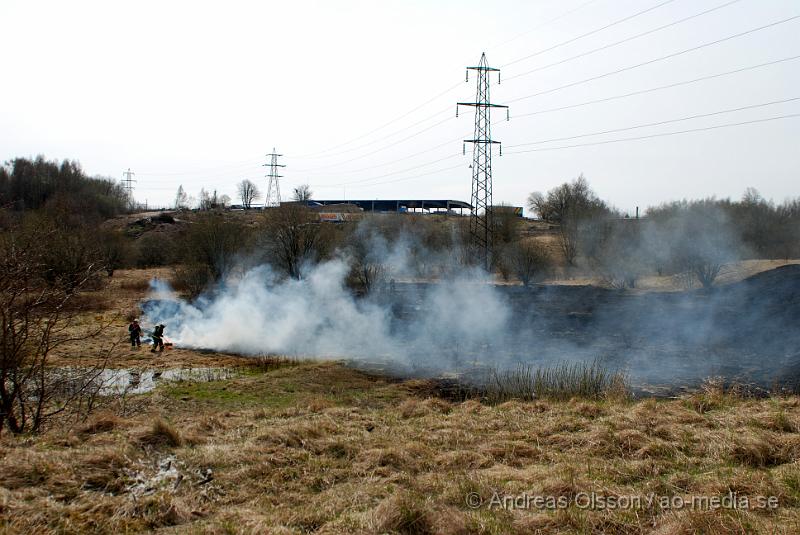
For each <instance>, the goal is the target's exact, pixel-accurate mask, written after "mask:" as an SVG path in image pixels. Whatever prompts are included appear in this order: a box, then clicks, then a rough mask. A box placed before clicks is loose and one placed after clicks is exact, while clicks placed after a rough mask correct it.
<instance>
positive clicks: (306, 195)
mask: <svg viewBox="0 0 800 535" xmlns="http://www.w3.org/2000/svg"><path fill="white" fill-rule="evenodd" d="M311 195H312V191H311V187H310V186H309V185H308V184H302V185H300V186H297V187H296V188H294V191H293V193H292V199H293V200H295V201H297V202H306V201H310V200H311Z"/></svg>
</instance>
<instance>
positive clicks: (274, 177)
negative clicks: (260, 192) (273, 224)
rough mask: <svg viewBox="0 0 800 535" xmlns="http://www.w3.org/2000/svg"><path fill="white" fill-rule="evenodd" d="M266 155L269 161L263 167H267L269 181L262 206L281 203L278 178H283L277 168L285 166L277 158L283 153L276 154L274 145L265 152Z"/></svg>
mask: <svg viewBox="0 0 800 535" xmlns="http://www.w3.org/2000/svg"><path fill="white" fill-rule="evenodd" d="M267 156H268V157H269V158H270V161H269V163H265V164H264V167H269V173H267V178H269V183H268V184H267V194H266V196H265V197H264V208H268V207H270V206H280V205H281V185H280V182H279V179H281V178H283V175H279V174H278V168H279V167H286V166H285V165H281V164H279V163H278V158H279V157H281V156H283V154H276V153H275V147H273V148H272V152H271V153H270V154H267Z"/></svg>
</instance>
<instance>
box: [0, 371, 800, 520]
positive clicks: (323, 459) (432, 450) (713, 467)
mask: <svg viewBox="0 0 800 535" xmlns="http://www.w3.org/2000/svg"><path fill="white" fill-rule="evenodd" d="M420 391H421V389H420V383H419V382H409V384H405V383H402V382H400V383H398V382H394V381H388V380H382V379H380V378H376V377H372V376H368V375H365V374H362V373H359V372H357V371H355V370H352V369H348V368H344V367H342V366H340V365H337V364H334V363H327V364H320V363H311V362H300V363H294V364H293V365H291V366H282V367H277V368H270V369H269V370H268V371H254V372H252V373H251V374H249V375H246V376H243V377H242V376H240V377H236V378H234V379H230V380H227V381H218V382H211V383H186V384H183V383H182V384H179V385H172V386H167V387H163V388H162V389H161V390H158V391H156V392H155V393H153V394H151V395H148V396H146V397H144V398H143V401H144V402H145V403H143V405H144V406H143V409H142V412H140V413H139V414H136V415H133V416H129V417H126V418H119V417H115V416H114V415H112V414H109V413H106V414H98V415H97V416H95V417H94V418H92V419H91V420H89V421H87V422H86V423H85V424H84V425H83V426H82V427H79V428H76V430H75V432H72V431H68V430H53V431H51V432H49V433H47V434H45V435H42V436H39V437H22V438H11V437H5V438H3V440H2V441H0V497H1V498H2V502H0V503H2V504H3V505H2V508H0V522H2V525H3V530H4V531H6V532H36V533H49V532H83V531H102V532H112V531H113V532H118V531H147V530H155V529H160V528H166V527H170V528H171V529H173V530H177V531H178V532H189V533H200V532H212V533H256V532H259V533H261V532H274V533H306V532H319V533H354V532H359V533H487V534H500V533H531V532H535V531H536V530H540V531H541V532H542V533H626V534H627V533H670V534H671V533H711V532H713V533H717V532H721V533H752V532H763V533H794V532H797V528H798V526H800V510H799V509H798V508H799V507H800V467H799V466H798V462H797V460H798V458H800V434H798V433H797V429H798V427H797V410H798V406H800V400H798V398H796V397H785V398H767V399H753V398H743V397H740V396H734V395H733V394H732V393H730V392H729V391H724V390H722V391H721V390H720V389H715V388H713V387H712V386H711V385H710V386H709V387H708V388H707V390H706V391H705V392H703V393H701V395H704V396H706V398H705V401H704V402H703V403H698V402H697V400H696V399H694V398H691V399H682V400H653V399H649V400H643V401H631V400H626V399H606V398H601V399H573V400H571V401H557V400H537V401H530V402H525V401H519V400H510V401H507V402H505V403H501V404H482V403H479V402H477V401H476V400H467V401H464V402H461V403H453V402H449V401H445V400H442V399H439V398H436V397H432V396H427V397H419V392H420ZM700 405H702V408H701V410H697V407H698V406H700ZM167 414H168V415H169V420H167V418H166V417H165V415H167ZM154 415H155V416H154ZM75 433H77V434H75ZM471 492H475V493H478V495H480V496H481V497H482V498H483V500H484V504H483V506H481V507H479V508H477V509H472V508H470V507H468V506H467V504H466V502H465V500H466V497H467V495H468V494H469V493H471ZM523 492H527V493H531V494H532V495H541V496H548V495H553V496H563V497H565V498H566V499H571V500H575V499H577V497H578V496H580V495H581V493H583V492H594V493H597V494H599V495H603V496H630V495H642V496H646V495H648V494H650V493H653V494H655V495H659V496H668V497H670V496H683V497H690V496H725V495H727V494H728V493H731V492H732V493H737V495H739V496H748V497H756V496H775V497H776V498H777V499H778V501H779V507H778V508H777V509H775V510H755V509H736V510H733V509H724V508H722V509H716V510H702V509H698V510H688V509H684V510H677V509H675V510H673V509H669V508H666V509H665V508H662V507H659V506H647V505H645V506H643V507H641V508H639V509H636V510H614V509H602V508H595V509H582V508H578V507H576V506H575V505H574V504H572V505H570V506H569V507H566V508H565V509H557V510H552V509H547V508H531V509H514V508H490V507H488V505H487V502H488V501H489V500H490V499H491V497H492V495H493V493H499V495H509V496H515V495H518V494H519V493H523Z"/></svg>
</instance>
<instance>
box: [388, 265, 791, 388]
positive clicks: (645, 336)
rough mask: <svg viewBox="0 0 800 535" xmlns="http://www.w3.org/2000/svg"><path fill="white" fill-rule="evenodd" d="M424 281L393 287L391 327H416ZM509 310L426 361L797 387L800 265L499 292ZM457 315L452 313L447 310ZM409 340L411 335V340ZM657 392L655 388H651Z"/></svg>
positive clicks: (672, 381) (655, 381)
mask: <svg viewBox="0 0 800 535" xmlns="http://www.w3.org/2000/svg"><path fill="white" fill-rule="evenodd" d="M429 290H430V284H426V283H413V284H397V285H396V286H395V287H394V289H393V290H392V291H391V292H392V296H391V302H392V304H393V305H392V306H393V311H394V328H395V330H396V331H398V332H402V331H403V330H404V329H413V328H416V326H418V325H419V323H418V322H419V321H422V320H421V318H424V315H425V314H426V313H428V312H429V311H427V310H426V309H425V305H424V303H425V300H424V296H425V294H426V292H428V291H429ZM496 290H497V292H499V294H500V295H501V299H502V300H503V301H504V302H505V303H506V304H507V306H508V307H509V309H510V310H511V311H512V314H511V319H510V326H509V327H510V328H509V329H508V331H509V332H508V333H502V334H500V335H498V336H496V337H493V338H492V339H486V340H483V341H482V342H481V343H478V344H474V345H473V346H471V347H469V346H465V345H461V344H459V341H458V340H451V339H448V338H447V335H446V334H445V333H443V335H442V340H441V345H440V346H439V347H437V348H435V349H436V351H434V352H431V351H430V350H431V348H418V351H419V352H423V351H428V352H429V353H431V354H435V355H436V357H431V359H430V360H429V361H428V364H426V365H421V366H419V365H418V366H417V368H418V369H416V370H414V373H416V374H419V373H421V372H422V373H424V369H419V368H425V367H430V368H431V369H437V368H438V369H441V368H447V369H454V368H455V369H459V368H460V369H464V368H465V367H474V366H476V365H478V366H480V365H482V364H487V361H486V357H487V355H491V364H501V365H513V364H515V363H531V364H537V365H539V364H546V363H548V362H554V361H562V360H572V359H582V360H585V359H597V360H600V361H602V362H603V363H604V364H606V365H608V366H611V367H613V368H618V369H624V370H627V372H628V373H629V375H630V377H631V379H632V381H633V383H634V385H639V386H640V387H641V386H642V385H650V386H655V387H657V386H658V385H662V387H665V385H669V386H668V388H674V387H676V386H692V385H696V384H698V383H699V382H701V381H702V380H703V379H705V378H707V377H710V376H715V377H724V378H726V379H728V380H731V381H736V382H740V383H745V384H748V383H751V384H754V385H758V386H761V387H765V388H774V387H776V386H778V387H781V388H784V389H788V390H792V391H798V389H800V265H786V266H782V267H779V268H777V269H773V270H770V271H766V272H762V273H759V274H757V275H754V276H751V277H749V278H747V279H744V280H742V281H739V282H736V283H732V284H727V285H723V286H719V287H715V288H711V289H708V290H706V289H697V290H690V291H683V292H636V291H629V290H613V289H606V288H601V287H596V286H552V285H543V286H536V287H532V288H525V287H521V286H508V285H506V286H503V285H500V286H496ZM453 312H454V313H457V311H453ZM409 338H412V337H409ZM655 390H658V388H656V389H655Z"/></svg>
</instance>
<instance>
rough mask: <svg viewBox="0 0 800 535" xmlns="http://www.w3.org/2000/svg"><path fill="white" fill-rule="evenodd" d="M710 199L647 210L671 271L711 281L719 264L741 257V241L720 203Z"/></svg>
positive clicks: (704, 283)
mask: <svg viewBox="0 0 800 535" xmlns="http://www.w3.org/2000/svg"><path fill="white" fill-rule="evenodd" d="M725 204H726V203H721V202H720V201H717V200H714V199H706V200H702V201H692V202H687V201H681V202H674V203H670V204H664V205H661V206H659V207H656V208H651V209H650V210H648V212H647V215H648V219H650V220H651V221H652V225H653V226H654V229H653V231H652V232H653V233H654V234H655V235H656V236H657V239H656V240H655V241H656V243H657V246H658V247H659V248H661V249H663V250H665V251H666V252H667V255H668V263H669V265H670V266H671V267H672V270H673V271H674V272H678V273H683V274H686V275H688V276H690V277H691V278H690V280H692V279H696V280H697V281H698V282H699V283H700V284H701V285H702V286H703V287H704V288H709V287H711V286H712V285H713V284H714V281H715V280H716V278H717V276H718V275H719V274H720V272H721V271H722V267H723V266H724V265H725V264H726V263H728V262H732V261H734V260H738V259H739V258H741V254H742V243H741V240H740V239H739V237H738V236H737V232H736V229H735V227H734V225H733V224H732V223H731V222H730V218H729V216H728V215H727V214H726V211H725V209H724V208H723V206H724V205H725Z"/></svg>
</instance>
